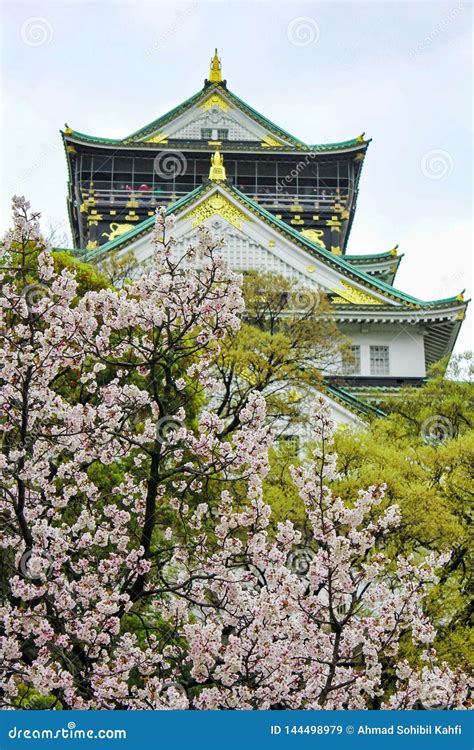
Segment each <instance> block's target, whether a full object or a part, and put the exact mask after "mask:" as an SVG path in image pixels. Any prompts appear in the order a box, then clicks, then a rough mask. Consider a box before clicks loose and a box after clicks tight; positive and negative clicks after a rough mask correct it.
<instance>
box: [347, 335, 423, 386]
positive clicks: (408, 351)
mask: <svg viewBox="0 0 474 750" xmlns="http://www.w3.org/2000/svg"><path fill="white" fill-rule="evenodd" d="M340 328H341V331H342V332H343V333H344V334H345V335H347V336H348V337H349V338H350V339H351V341H352V343H353V344H354V345H357V346H360V368H361V369H360V375H364V376H369V375H371V372H370V346H371V345H372V346H376V345H379V346H388V347H389V367H390V371H389V376H390V377H424V376H425V375H426V368H425V348H424V340H423V331H422V329H421V327H420V326H419V325H409V324H408V323H403V324H402V323H400V324H399V325H396V324H395V325H392V324H378V323H370V324H369V323H366V324H364V325H357V326H354V325H351V326H344V324H341V326H340Z"/></svg>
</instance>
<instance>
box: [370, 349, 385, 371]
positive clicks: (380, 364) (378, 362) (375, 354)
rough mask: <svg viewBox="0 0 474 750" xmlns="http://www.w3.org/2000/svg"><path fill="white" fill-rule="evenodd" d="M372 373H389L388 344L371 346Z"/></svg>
mask: <svg viewBox="0 0 474 750" xmlns="http://www.w3.org/2000/svg"><path fill="white" fill-rule="evenodd" d="M370 374H371V375H389V374H390V366H389V358H388V346H371V347H370Z"/></svg>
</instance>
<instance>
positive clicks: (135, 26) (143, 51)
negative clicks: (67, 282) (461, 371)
mask: <svg viewBox="0 0 474 750" xmlns="http://www.w3.org/2000/svg"><path fill="white" fill-rule="evenodd" d="M0 2H1V0H0ZM1 11H2V15H3V19H2V20H3V24H2V26H3V32H2V34H3V38H2V94H3V96H2V100H3V103H2V107H3V118H2V119H3V131H2V133H1V142H2V196H1V205H0V210H1V219H0V230H1V231H2V232H3V231H4V230H5V229H6V228H7V227H8V224H9V201H10V196H11V195H13V194H15V193H16V194H25V195H26V196H27V197H28V199H29V200H30V201H31V203H32V206H33V207H34V208H35V209H37V210H39V211H41V212H42V215H43V222H44V226H45V227H48V226H50V225H58V224H62V225H63V226H64V227H65V228H67V221H68V219H67V214H66V161H65V156H64V152H63V147H62V144H61V140H60V137H59V129H60V128H61V127H63V125H64V123H65V122H67V123H68V124H69V125H70V126H71V127H72V128H74V129H75V130H79V131H81V132H85V133H90V134H93V135H98V136H109V137H122V136H125V135H127V134H129V133H131V132H133V131H134V130H137V129H138V128H139V127H141V126H142V125H145V124H147V123H148V122H150V121H151V120H153V119H155V118H156V117H158V116H159V115H161V114H163V113H164V112H166V111H167V110H168V109H171V108H172V107H173V106H175V105H176V104H179V103H180V102H181V101H183V100H184V99H186V98H187V97H188V96H190V95H191V94H193V93H195V92H196V91H197V90H199V89H200V88H201V87H202V84H203V80H204V78H205V77H206V76H207V73H208V69H209V60H210V57H211V54H212V52H213V50H214V47H216V46H217V47H218V48H219V55H220V57H221V59H222V65H223V73H224V77H225V78H226V79H227V82H228V86H229V88H230V89H231V90H232V91H234V92H235V93H236V94H237V95H238V96H240V97H241V98H242V99H244V101H246V102H247V103H249V104H250V105H251V106H253V107H254V108H255V109H257V110H259V111H260V112H262V114H264V115H266V116H267V117H269V118H270V119H271V120H273V121H274V122H277V123H278V124H279V125H280V126H281V127H283V128H284V129H285V130H288V131H289V132H290V133H292V134H294V135H295V136H297V137H299V138H301V139H302V140H303V141H306V142H308V143H324V142H332V141H340V140H346V139H348V138H352V137H355V136H357V135H359V134H360V133H361V132H363V131H365V133H366V137H370V138H373V141H372V143H371V144H370V146H369V150H368V154H367V158H366V160H365V164H364V169H363V172H362V177H361V183H360V194H359V200H358V205H357V213H356V219H355V221H354V225H353V229H352V234H351V237H350V240H349V248H348V250H349V253H351V252H352V253H370V252H382V251H385V250H389V249H390V248H392V247H393V246H394V245H395V244H397V243H398V244H399V246H400V247H399V252H403V253H405V258H404V259H403V261H402V264H401V267H400V271H399V274H398V276H397V283H396V285H397V286H398V287H399V288H400V289H402V290H404V291H406V292H408V293H411V294H414V295H416V296H418V297H422V298H424V299H430V300H431V299H436V298H442V297H447V296H451V295H452V294H457V293H458V292H460V291H461V290H462V289H464V288H466V289H467V296H468V297H470V296H471V295H472V257H473V247H472V246H473V243H472V229H471V219H472V150H471V149H472V145H471V144H472V72H471V66H472V27H471V22H472V6H471V4H470V3H468V2H454V3H444V2H436V3H431V2H419V3H418V2H370V3H360V2H352V3H343V2H331V3H329V2H328V3H319V2H317V3H315V2H301V3H300V2H276V3H275V2H261V3H255V2H254V3H244V2H192V1H191V2H189V1H186V2H174V3H164V2H156V1H155V0H150V1H148V2H135V1H133V2H132V1H131V0H130V1H129V2H126V1H123V2H120V1H119V0H116V1H115V2H114V1H113V0H111V1H110V2H107V1H104V2H97V3H89V2H34V3H32V2H21V0H20V1H18V0H17V1H16V2H14V3H7V2H3V3H2V4H1ZM471 319H472V309H471V310H470V314H469V317H468V320H466V321H465V323H464V326H463V331H462V333H461V336H460V338H459V340H458V345H457V347H456V351H462V350H465V349H467V348H471V347H472V328H470V321H471Z"/></svg>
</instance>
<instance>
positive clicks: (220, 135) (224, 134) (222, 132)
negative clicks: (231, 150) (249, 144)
mask: <svg viewBox="0 0 474 750" xmlns="http://www.w3.org/2000/svg"><path fill="white" fill-rule="evenodd" d="M228 137H229V131H228V130H227V128H219V129H218V130H217V140H218V141H226V140H227V139H228Z"/></svg>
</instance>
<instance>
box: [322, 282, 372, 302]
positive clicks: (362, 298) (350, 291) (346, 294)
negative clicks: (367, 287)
mask: <svg viewBox="0 0 474 750" xmlns="http://www.w3.org/2000/svg"><path fill="white" fill-rule="evenodd" d="M341 286H342V288H337V287H334V288H332V289H331V291H332V292H335V293H336V294H338V295H339V296H340V297H341V298H342V300H344V303H343V302H342V301H341V299H339V297H335V298H334V300H333V302H336V303H337V304H346V303H347V302H352V303H353V304H354V305H383V302H382V300H380V299H377V297H373V296H372V295H371V294H368V293H367V292H364V291H362V289H357V288H356V287H355V286H352V285H351V284H348V283H347V281H343V280H342V279H341Z"/></svg>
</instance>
